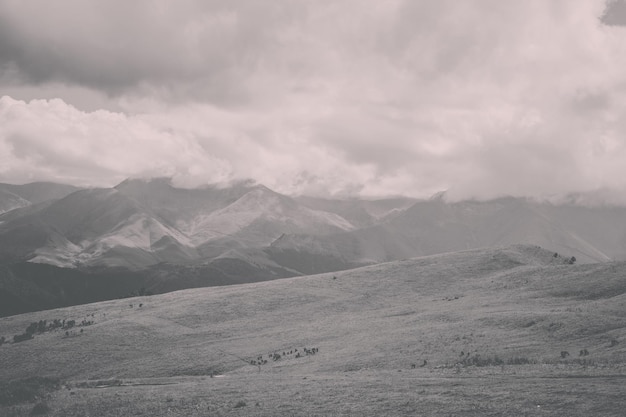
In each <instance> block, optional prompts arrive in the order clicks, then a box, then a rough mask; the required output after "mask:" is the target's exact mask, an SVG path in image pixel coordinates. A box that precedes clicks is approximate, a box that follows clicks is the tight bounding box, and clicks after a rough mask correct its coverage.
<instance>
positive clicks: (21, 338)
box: [13, 333, 33, 343]
mask: <svg viewBox="0 0 626 417" xmlns="http://www.w3.org/2000/svg"><path fill="white" fill-rule="evenodd" d="M32 338H33V335H32V334H31V333H23V334H16V335H15V336H13V343H20V342H23V341H25V340H30V339H32Z"/></svg>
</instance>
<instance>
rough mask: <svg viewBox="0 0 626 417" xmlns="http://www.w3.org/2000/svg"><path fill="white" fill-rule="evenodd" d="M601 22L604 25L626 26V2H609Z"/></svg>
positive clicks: (612, 0) (609, 0) (622, 0)
mask: <svg viewBox="0 0 626 417" xmlns="http://www.w3.org/2000/svg"><path fill="white" fill-rule="evenodd" d="M601 20H602V23H604V24H605V25H609V26H626V2H625V1H624V0H607V2H606V9H605V10H604V13H603V14H602V18H601Z"/></svg>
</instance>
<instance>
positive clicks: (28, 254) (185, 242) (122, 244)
mask: <svg viewBox="0 0 626 417" xmlns="http://www.w3.org/2000/svg"><path fill="white" fill-rule="evenodd" d="M7 201H8V200H7ZM10 202H11V204H13V205H16V206H17V205H22V208H18V209H16V210H13V211H11V212H8V213H6V214H5V215H2V216H0V222H1V223H0V259H2V260H4V261H5V262H20V261H30V262H37V263H48V264H52V265H57V266H61V267H76V266H97V265H101V266H120V267H128V268H143V267H147V266H149V265H154V264H157V263H160V262H171V263H182V264H188V263H198V262H201V263H202V262H207V261H209V260H211V259H213V258H216V257H218V256H222V255H223V254H224V253H225V252H232V251H233V250H235V251H236V250H242V249H248V248H261V247H264V246H267V245H269V244H270V243H271V242H272V241H274V240H275V239H277V238H278V237H280V236H281V235H283V234H286V233H287V234H307V235H322V234H327V233H336V232H339V231H347V230H352V229H354V226H353V225H352V224H351V223H350V222H349V221H347V220H346V219H344V218H343V217H341V216H339V215H337V214H335V213H330V212H325V211H321V210H314V209H311V208H308V207H305V206H302V205H300V204H299V203H298V202H297V201H295V200H294V199H292V198H290V197H287V196H284V195H281V194H278V193H276V192H274V191H271V190H270V189H268V188H266V187H264V186H261V185H255V184H251V183H238V184H234V185H233V186H230V187H216V186H211V187H205V188H201V189H191V190H188V189H180V188H175V187H173V186H172V185H171V183H170V181H169V180H167V179H156V180H149V181H144V180H127V181H124V182H123V183H121V184H119V185H118V186H116V187H114V188H108V189H86V190H78V191H75V192H73V193H71V194H69V195H67V196H65V197H64V198H61V199H59V200H56V201H53V202H50V203H49V204H41V205H39V206H37V207H31V206H29V205H27V204H26V203H24V202H22V201H21V200H19V199H11V200H10Z"/></svg>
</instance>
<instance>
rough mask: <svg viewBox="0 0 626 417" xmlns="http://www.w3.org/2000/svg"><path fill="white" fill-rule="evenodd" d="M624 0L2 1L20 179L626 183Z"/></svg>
mask: <svg viewBox="0 0 626 417" xmlns="http://www.w3.org/2000/svg"><path fill="white" fill-rule="evenodd" d="M611 4H612V3H611ZM611 7H613V9H614V10H617V9H615V7H616V6H611ZM614 10H613V11H611V9H610V7H609V8H606V5H605V2H604V1H603V0H596V1H588V0H579V1H575V0H553V1H545V0H535V1H527V2H502V1H497V0H481V1H464V2H458V1H451V0H445V1H443V0H442V1H436V2H435V1H415V0H389V1H384V2H380V1H375V2H374V1H372V2H369V3H367V2H366V3H364V2H363V1H356V0H346V1H342V2H336V1H302V2H292V1H287V0H285V1H282V0H281V1H276V2H272V3H271V4H268V3H259V2H256V1H252V0H250V1H237V2H232V1H231V2H227V1H221V0H220V1H218V0H214V1H191V0H186V1H181V2H176V3H154V2H147V1H146V2H144V1H137V2H132V3H128V2H121V1H111V2H106V3H92V2H87V1H61V2H55V4H54V7H51V6H49V3H47V2H36V1H32V2H17V1H10V0H0V85H1V86H3V88H5V90H6V91H8V92H9V94H10V95H11V96H13V97H15V98H22V99H24V101H20V100H16V99H12V98H9V97H5V98H3V99H2V100H3V101H2V112H1V114H0V117H1V119H0V123H2V126H3V129H2V130H0V155H3V156H2V158H3V160H4V164H3V165H2V168H0V179H2V180H4V181H9V180H22V181H23V180H25V179H28V178H35V177H36V178H51V179H57V180H67V181H71V182H74V183H94V184H96V183H97V184H110V183H112V182H113V181H115V180H117V179H120V178H123V177H126V176H137V175H150V174H160V175H163V174H168V175H173V176H175V177H176V178H178V181H180V183H181V184H182V183H184V184H196V183H203V182H210V181H218V180H228V179H236V178H254V179H255V180H257V181H260V182H263V183H265V184H266V185H268V186H270V187H272V188H275V189H277V190H278V191H283V192H293V193H317V194H324V193H327V194H346V195H355V194H358V195H383V194H409V195H415V196H428V195H429V194H432V193H435V192H437V191H439V190H442V189H448V190H449V192H448V196H449V198H451V199H460V198H472V197H476V198H490V197H494V196H498V195H501V194H513V195H545V194H555V193H569V192H573V191H586V190H591V189H596V188H602V187H614V188H619V187H622V188H623V187H626V179H624V178H626V175H625V174H626V172H625V171H626V168H625V167H624V166H623V165H624V164H623V161H624V160H626V159H624V158H625V157H626V155H625V152H626V149H625V143H624V141H625V139H624V138H626V135H625V133H626V122H624V120H625V119H624V117H623V115H624V114H625V110H626V75H625V74H624V71H623V68H626V42H625V39H624V38H625V37H626V29H624V28H623V27H621V26H619V25H616V24H614V23H611V24H610V25H609V24H608V22H609V21H608V20H607V19H608V18H607V17H606V16H612V17H611V18H612V19H617V18H618V14H619V13H618V12H615V11H614ZM618 11H619V10H618ZM44 16H45V19H44ZM602 16H604V17H602ZM33 21H38V22H45V23H44V24H41V25H33V24H32V22H33ZM603 22H604V24H603ZM611 22H612V21H611ZM5 90H3V91H5ZM37 94H40V96H39V97H40V98H48V99H49V100H33V101H26V99H28V100H30V99H32V98H36V97H37ZM55 97H58V99H54V98H55ZM98 108H102V110H98V111H94V110H95V109H98ZM79 109H81V110H79ZM5 123H6V126H7V127H6V128H5V127H4V126H5ZM51 138H53V140H52V139H51Z"/></svg>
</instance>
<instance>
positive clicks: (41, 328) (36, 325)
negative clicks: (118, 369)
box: [0, 314, 94, 346]
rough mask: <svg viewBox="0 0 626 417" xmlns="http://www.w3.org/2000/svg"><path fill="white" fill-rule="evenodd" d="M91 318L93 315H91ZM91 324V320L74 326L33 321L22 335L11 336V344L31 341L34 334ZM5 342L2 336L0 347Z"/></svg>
mask: <svg viewBox="0 0 626 417" xmlns="http://www.w3.org/2000/svg"><path fill="white" fill-rule="evenodd" d="M92 317H93V314H92ZM92 324H94V321H93V320H85V319H83V321H81V322H80V323H79V324H76V320H60V319H54V320H52V321H50V322H48V321H47V320H39V321H34V322H32V323H30V324H29V325H28V327H26V330H24V333H22V334H16V335H14V336H13V343H20V342H24V341H26V340H30V339H33V338H34V337H35V334H41V333H45V332H48V331H52V330H56V329H64V330H67V329H71V328H73V327H75V326H91V325H92ZM67 333H68V332H66V334H67ZM81 333H82V329H81ZM5 342H6V339H5V338H4V336H3V337H2V338H1V339H0V346H1V345H2V344H4V343H5Z"/></svg>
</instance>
